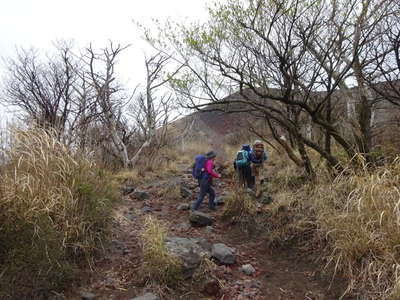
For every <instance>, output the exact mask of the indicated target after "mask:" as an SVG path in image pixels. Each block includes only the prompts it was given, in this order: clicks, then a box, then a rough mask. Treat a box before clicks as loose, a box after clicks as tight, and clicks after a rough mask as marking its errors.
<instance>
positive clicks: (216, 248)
mask: <svg viewBox="0 0 400 300" xmlns="http://www.w3.org/2000/svg"><path fill="white" fill-rule="evenodd" d="M234 252H235V251H234V249H232V248H230V247H228V246H227V245H225V244H222V243H217V244H214V245H213V246H212V250H211V256H212V257H214V258H215V259H216V260H217V261H218V262H219V263H221V264H223V265H232V264H234V263H235V262H236V257H235V254H234Z"/></svg>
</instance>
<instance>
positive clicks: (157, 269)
mask: <svg viewBox="0 0 400 300" xmlns="http://www.w3.org/2000/svg"><path fill="white" fill-rule="evenodd" d="M165 238H166V229H165V226H164V225H163V224H161V222H160V221H159V220H157V219H156V218H153V217H152V216H147V217H146V219H145V222H144V229H143V232H142V234H141V240H142V245H143V272H144V274H145V277H146V278H147V279H148V280H149V281H156V282H157V283H161V284H167V285H173V284H176V283H177V282H178V281H179V279H180V277H181V274H182V273H181V266H180V262H179V261H178V259H176V258H175V257H173V256H171V254H170V253H169V252H168V250H167V247H166V244H165Z"/></svg>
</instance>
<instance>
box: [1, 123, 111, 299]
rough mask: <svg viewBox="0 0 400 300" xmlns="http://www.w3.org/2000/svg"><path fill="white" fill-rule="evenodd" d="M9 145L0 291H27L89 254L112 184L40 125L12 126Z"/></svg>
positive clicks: (61, 279)
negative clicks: (40, 127)
mask: <svg viewBox="0 0 400 300" xmlns="http://www.w3.org/2000/svg"><path fill="white" fill-rule="evenodd" d="M10 147H11V148H10V149H9V150H8V151H7V152H6V153H5V157H6V161H7V163H6V164H5V165H3V166H2V172H1V174H0V177H1V178H0V240H1V243H0V265H1V269H2V273H1V275H2V277H1V281H0V291H1V292H0V298H2V297H13V296H14V297H18V296H19V297H22V298H24V297H28V298H29V297H34V296H32V295H36V296H37V293H39V292H37V291H40V293H45V292H46V291H48V290H50V289H56V288H60V287H62V285H63V284H64V283H65V281H66V279H68V278H69V277H70V275H71V271H72V270H73V268H74V264H75V263H76V262H79V261H80V260H81V259H82V258H84V259H86V260H88V261H90V257H91V256H92V255H93V254H94V250H96V248H97V247H98V246H99V243H100V242H101V241H102V239H103V236H104V233H105V231H106V229H107V225H108V221H109V218H110V211H111V207H112V204H113V202H114V200H115V199H116V193H115V191H116V189H115V188H114V186H112V185H111V184H110V180H109V179H110V177H109V175H108V174H107V173H106V172H104V171H101V170H99V169H98V168H96V166H95V165H94V164H93V163H91V162H90V161H88V160H86V159H85V158H84V157H82V156H79V155H74V154H72V153H71V151H69V150H68V149H67V148H66V147H65V146H64V145H63V144H61V143H60V142H58V141H57V139H56V138H55V137H54V136H53V135H52V134H51V133H48V132H46V131H44V130H41V129H32V130H27V131H15V132H14V133H13V144H12V145H11V146H10ZM28 295H29V296H28ZM42 296H43V295H42Z"/></svg>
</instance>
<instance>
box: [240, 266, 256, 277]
mask: <svg viewBox="0 0 400 300" xmlns="http://www.w3.org/2000/svg"><path fill="white" fill-rule="evenodd" d="M240 269H241V271H242V272H243V273H245V274H246V275H249V276H251V275H253V274H254V273H255V272H256V269H254V267H253V266H252V265H251V264H247V265H243V266H242V267H241V268H240Z"/></svg>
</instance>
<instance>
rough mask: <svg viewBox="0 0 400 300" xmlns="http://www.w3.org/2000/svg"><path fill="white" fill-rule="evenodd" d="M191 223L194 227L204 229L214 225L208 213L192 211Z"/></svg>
mask: <svg viewBox="0 0 400 300" xmlns="http://www.w3.org/2000/svg"><path fill="white" fill-rule="evenodd" d="M189 221H190V223H191V224H192V226H195V227H203V226H208V225H212V223H213V221H214V220H213V218H212V217H211V216H210V215H208V214H206V213H203V212H200V211H192V212H191V213H190V216H189Z"/></svg>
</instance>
